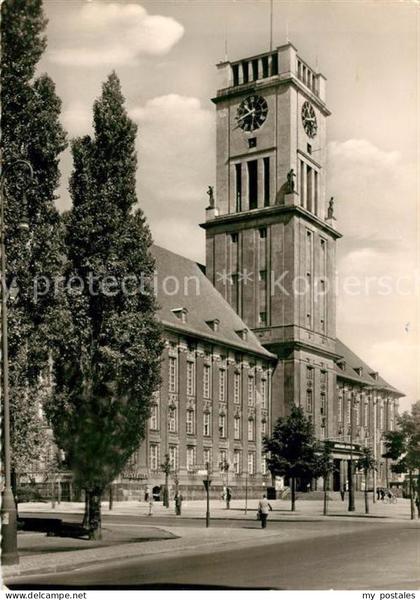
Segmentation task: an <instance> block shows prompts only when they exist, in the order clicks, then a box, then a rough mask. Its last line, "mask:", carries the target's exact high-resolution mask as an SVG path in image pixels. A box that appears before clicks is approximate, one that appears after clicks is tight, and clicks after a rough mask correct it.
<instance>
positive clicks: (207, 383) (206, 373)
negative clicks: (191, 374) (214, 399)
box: [203, 365, 211, 398]
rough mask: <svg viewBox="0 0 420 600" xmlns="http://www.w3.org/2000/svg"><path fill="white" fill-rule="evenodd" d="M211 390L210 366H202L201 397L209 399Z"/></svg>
mask: <svg viewBox="0 0 420 600" xmlns="http://www.w3.org/2000/svg"><path fill="white" fill-rule="evenodd" d="M210 389H211V366H210V365H204V370H203V396H204V398H210V395H211V394H210Z"/></svg>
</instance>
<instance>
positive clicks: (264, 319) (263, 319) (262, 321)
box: [260, 312, 267, 325]
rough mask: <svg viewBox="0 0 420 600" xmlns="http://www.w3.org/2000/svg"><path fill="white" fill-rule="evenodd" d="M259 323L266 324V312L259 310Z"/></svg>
mask: <svg viewBox="0 0 420 600" xmlns="http://www.w3.org/2000/svg"><path fill="white" fill-rule="evenodd" d="M260 325H267V313H266V312H260Z"/></svg>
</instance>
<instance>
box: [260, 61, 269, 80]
mask: <svg viewBox="0 0 420 600" xmlns="http://www.w3.org/2000/svg"><path fill="white" fill-rule="evenodd" d="M261 62H262V72H263V77H268V56H263V57H262V59H261Z"/></svg>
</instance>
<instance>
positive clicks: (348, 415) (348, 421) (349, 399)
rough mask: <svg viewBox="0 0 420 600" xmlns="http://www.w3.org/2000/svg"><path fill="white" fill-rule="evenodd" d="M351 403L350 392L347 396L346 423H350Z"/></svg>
mask: <svg viewBox="0 0 420 600" xmlns="http://www.w3.org/2000/svg"><path fill="white" fill-rule="evenodd" d="M351 404H352V399H351V393H350V394H349V397H348V398H347V423H350V421H351Z"/></svg>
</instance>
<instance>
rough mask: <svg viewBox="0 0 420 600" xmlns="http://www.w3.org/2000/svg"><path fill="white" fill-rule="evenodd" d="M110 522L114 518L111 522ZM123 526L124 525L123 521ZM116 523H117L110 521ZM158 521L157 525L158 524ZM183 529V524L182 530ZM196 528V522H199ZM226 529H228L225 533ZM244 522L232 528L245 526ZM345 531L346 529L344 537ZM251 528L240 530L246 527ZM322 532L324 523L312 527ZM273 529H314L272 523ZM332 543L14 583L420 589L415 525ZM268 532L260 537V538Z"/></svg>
mask: <svg viewBox="0 0 420 600" xmlns="http://www.w3.org/2000/svg"><path fill="white" fill-rule="evenodd" d="M110 518H111V517H110ZM121 518H122V519H124V517H121ZM112 519H113V520H114V519H115V517H112ZM157 520H158V519H156V522H157ZM184 523H185V521H184V520H183V524H184ZM195 523H196V524H197V522H196V521H195ZM227 523H228V522H225V524H224V526H226V525H227ZM240 523H241V522H239V523H238V522H233V521H231V522H230V523H229V525H230V526H235V527H236V526H240ZM343 525H344V529H343ZM244 526H250V524H249V523H245V522H242V527H244ZM311 526H315V527H318V526H319V527H323V528H324V529H325V526H326V525H325V523H311ZM271 527H276V528H277V527H278V528H279V535H281V530H282V528H285V527H287V528H289V527H295V528H296V527H297V528H299V529H300V528H305V527H308V525H307V524H305V523H276V524H275V523H274V522H272V523H271ZM328 527H329V528H330V530H331V535H329V536H327V537H320V538H315V539H311V540H306V541H305V540H300V541H292V542H287V543H277V542H276V543H267V545H264V546H257V547H253V548H250V547H243V546H242V547H241V546H240V545H238V547H237V548H236V549H235V550H229V551H226V550H222V551H218V552H207V551H206V553H200V554H196V555H192V556H186V555H185V554H184V555H181V556H176V557H173V558H169V557H167V556H166V555H162V556H159V557H155V558H154V559H151V558H144V559H130V560H125V561H120V562H116V563H115V565H112V566H111V565H110V564H109V563H108V564H106V565H104V566H103V567H99V568H98V567H97V566H95V567H91V568H83V569H78V570H75V571H70V572H67V573H59V574H49V575H45V576H42V577H35V576H31V577H26V578H20V579H19V580H15V584H14V585H13V586H11V587H12V588H14V589H18V588H19V589H24V587H25V586H28V587H29V588H30V589H33V588H34V587H37V588H38V589H39V588H41V589H48V588H49V587H53V588H54V589H57V587H61V586H64V587H65V588H75V587H76V588H77V587H79V588H82V589H89V588H92V589H99V588H100V587H109V588H124V587H126V588H131V589H139V588H162V589H165V588H174V587H175V588H189V587H192V588H194V587H204V588H206V587H208V588H211V587H219V588H220V587H221V588H235V589H237V588H247V589H261V588H266V589H267V588H271V589H273V588H274V589H332V588H333V589H409V590H415V589H417V588H418V586H419V584H420V577H419V573H418V566H419V558H420V545H419V539H420V537H419V529H420V528H419V526H418V525H417V524H416V523H383V522H381V523H372V524H371V522H370V523H369V524H368V523H360V524H359V523H358V524H356V525H355V524H354V523H353V525H352V526H351V527H350V523H349V526H348V527H347V524H343V523H341V524H340V526H338V524H337V525H336V524H334V523H331V524H328ZM263 534H264V532H263V531H261V535H263Z"/></svg>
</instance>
